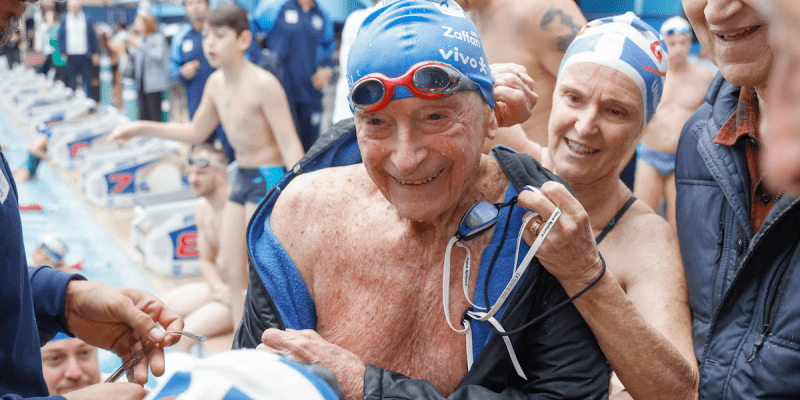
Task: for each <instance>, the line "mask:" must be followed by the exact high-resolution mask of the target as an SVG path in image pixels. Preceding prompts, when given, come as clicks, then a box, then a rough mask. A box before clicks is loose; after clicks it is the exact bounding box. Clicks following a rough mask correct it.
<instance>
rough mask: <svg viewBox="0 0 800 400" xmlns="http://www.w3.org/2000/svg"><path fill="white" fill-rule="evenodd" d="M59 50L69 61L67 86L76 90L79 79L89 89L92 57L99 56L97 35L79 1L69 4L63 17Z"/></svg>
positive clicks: (69, 2) (71, 0)
mask: <svg viewBox="0 0 800 400" xmlns="http://www.w3.org/2000/svg"><path fill="white" fill-rule="evenodd" d="M58 48H59V49H61V56H62V57H63V58H64V59H66V60H67V86H68V87H69V88H71V89H75V87H76V86H77V79H76V78H77V77H78V75H80V76H81V81H82V82H81V86H82V87H88V85H89V81H90V80H91V79H92V56H93V55H95V54H97V48H98V44H97V35H96V34H95V32H94V28H92V25H91V24H90V23H89V19H88V18H87V17H86V14H84V13H83V11H81V2H80V1H79V0H69V1H68V2H67V12H66V13H64V15H63V16H62V17H61V29H60V30H59V31H58Z"/></svg>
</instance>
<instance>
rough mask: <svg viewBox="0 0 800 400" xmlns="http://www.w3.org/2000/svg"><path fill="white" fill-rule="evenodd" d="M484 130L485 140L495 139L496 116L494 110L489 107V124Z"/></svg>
mask: <svg viewBox="0 0 800 400" xmlns="http://www.w3.org/2000/svg"><path fill="white" fill-rule="evenodd" d="M487 107H488V106H487ZM486 128H487V129H486V138H487V139H494V138H495V137H497V116H496V115H495V114H494V108H491V107H489V124H488V125H487V127H486Z"/></svg>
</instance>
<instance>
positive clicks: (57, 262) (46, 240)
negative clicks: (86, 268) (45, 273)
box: [31, 233, 74, 272]
mask: <svg viewBox="0 0 800 400" xmlns="http://www.w3.org/2000/svg"><path fill="white" fill-rule="evenodd" d="M68 251H69V246H67V244H66V243H64V241H63V240H61V238H60V237H59V236H58V235H56V234H54V233H45V234H44V235H42V237H40V238H39V243H38V244H37V246H36V249H34V250H33V254H31V261H32V262H31V265H33V266H38V265H47V266H50V267H53V268H55V269H60V270H62V271H64V272H74V271H73V270H72V269H73V267H72V266H69V265H67V263H66V262H65V261H64V257H66V256H67V252H68Z"/></svg>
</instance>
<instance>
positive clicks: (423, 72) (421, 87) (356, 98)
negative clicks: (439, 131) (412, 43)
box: [350, 61, 479, 114]
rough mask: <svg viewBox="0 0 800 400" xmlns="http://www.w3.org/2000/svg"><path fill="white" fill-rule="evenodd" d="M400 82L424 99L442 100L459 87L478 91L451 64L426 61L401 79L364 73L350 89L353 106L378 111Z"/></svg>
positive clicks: (414, 66) (363, 110)
mask: <svg viewBox="0 0 800 400" xmlns="http://www.w3.org/2000/svg"><path fill="white" fill-rule="evenodd" d="M397 85H402V86H404V87H405V88H406V89H408V90H409V91H410V92H411V94H413V95H414V96H416V97H418V98H420V99H425V100H436V99H440V98H442V97H444V96H447V95H450V94H453V93H455V92H458V91H460V90H479V88H478V84H477V83H475V82H474V81H473V80H472V79H470V78H469V77H468V76H466V75H464V74H462V73H461V72H459V71H458V70H457V69H455V68H453V67H451V66H450V65H447V64H445V63H442V62H438V61H423V62H420V63H417V64H414V65H413V66H412V67H411V68H409V69H408V71H407V72H406V73H405V74H403V75H402V76H400V77H398V78H389V77H387V76H386V75H384V74H381V73H378V72H375V73H372V74H368V75H365V76H363V77H362V78H361V79H359V80H358V81H357V82H356V83H355V84H354V85H353V88H352V89H350V107H352V108H353V110H354V111H357V112H361V113H365V114H366V113H373V112H376V111H379V110H381V109H383V108H384V107H386V106H387V105H388V104H389V102H390V101H392V96H393V95H394V88H395V87H396V86H397Z"/></svg>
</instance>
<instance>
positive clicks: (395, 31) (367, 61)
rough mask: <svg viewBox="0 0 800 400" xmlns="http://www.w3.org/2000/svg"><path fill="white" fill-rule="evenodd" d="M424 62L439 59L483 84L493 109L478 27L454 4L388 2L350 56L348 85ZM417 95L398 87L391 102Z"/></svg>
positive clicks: (450, 0) (363, 28) (419, 0)
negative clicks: (373, 75)
mask: <svg viewBox="0 0 800 400" xmlns="http://www.w3.org/2000/svg"><path fill="white" fill-rule="evenodd" d="M422 61H440V62H443V63H445V64H448V65H450V66H452V67H454V68H456V69H457V70H458V71H459V72H461V73H462V74H464V75H466V76H468V77H469V78H470V79H472V80H473V81H475V83H477V84H478V88H479V89H480V92H481V96H483V100H484V101H486V104H488V105H489V106H490V107H492V108H494V90H493V88H494V77H493V76H492V72H491V70H490V69H489V62H488V61H487V58H486V53H484V51H483V46H482V45H481V38H480V36H478V30H477V29H476V28H475V25H474V24H473V23H472V21H471V20H470V19H469V17H467V15H466V14H465V13H464V10H463V9H461V6H459V5H458V4H457V3H456V2H455V1H453V0H399V1H394V2H390V1H386V2H385V3H384V4H382V5H381V6H380V7H378V8H377V9H375V11H373V12H372V13H371V14H370V15H369V16H367V18H366V19H365V20H364V23H363V24H362V25H361V28H360V30H359V32H358V35H357V36H356V39H355V41H353V45H352V47H350V53H349V54H348V57H347V82H348V85H349V87H350V88H351V89H352V87H353V84H354V83H355V82H357V81H358V80H359V79H361V78H362V77H363V76H365V75H368V74H371V73H375V72H379V73H382V74H384V75H386V76H387V77H389V78H396V77H398V76H401V75H403V74H405V73H406V72H407V71H408V70H409V68H411V67H412V66H413V65H414V64H417V63H419V62H422ZM406 97H413V95H412V94H411V92H410V91H408V89H406V88H405V87H403V86H397V87H396V88H395V91H394V95H393V96H392V100H397V99H402V98H406Z"/></svg>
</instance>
